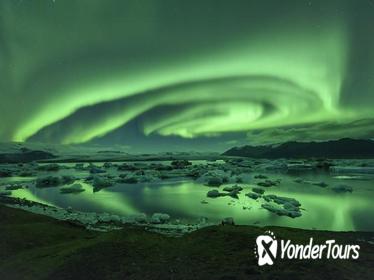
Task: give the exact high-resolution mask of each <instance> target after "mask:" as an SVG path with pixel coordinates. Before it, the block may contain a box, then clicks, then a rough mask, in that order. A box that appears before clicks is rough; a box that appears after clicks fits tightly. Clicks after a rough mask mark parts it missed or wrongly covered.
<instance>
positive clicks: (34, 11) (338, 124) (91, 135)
mask: <svg viewBox="0 0 374 280" xmlns="http://www.w3.org/2000/svg"><path fill="white" fill-rule="evenodd" d="M84 2H85V1H82V2H81V3H73V2H71V1H59V2H57V1H55V2H53V3H52V2H46V3H47V4H48V5H47V4H46V3H41V4H40V3H39V4H38V3H37V1H35V2H34V1H21V2H20V4H19V5H17V4H15V3H14V1H3V2H2V3H1V9H0V16H1V17H0V18H1V20H2V23H3V24H2V25H1V28H0V41H1V42H2V43H3V44H1V46H0V58H2V59H1V60H0V74H1V75H0V92H1V95H0V101H1V102H0V110H1V112H2V121H1V123H0V124H1V125H0V140H1V141H38V142H47V143H63V144H71V143H85V142H90V141H93V140H95V139H105V137H109V138H110V134H111V133H113V132H115V131H122V130H121V129H122V128H124V127H127V126H129V125H130V124H132V123H136V126H137V129H139V130H140V131H141V134H142V135H141V137H145V138H147V137H152V136H154V135H158V136H162V137H165V138H168V137H179V138H183V139H199V138H201V137H204V138H209V137H211V138H216V139H217V138H219V137H223V138H224V136H225V135H229V134H232V133H242V134H246V135H248V139H249V138H250V139H249V140H253V141H254V137H256V135H257V134H256V133H261V135H262V136H261V137H262V138H261V141H264V142H268V141H270V142H272V141H273V142H277V141H278V140H279V139H275V138H276V137H273V135H281V138H282V141H283V140H287V138H289V139H297V138H295V137H293V136H292V135H289V133H291V134H292V133H293V132H292V131H297V134H298V135H299V136H298V137H299V138H300V137H301V138H302V137H303V135H307V136H308V139H311V140H314V139H315V140H318V139H322V138H323V139H324V137H323V136H322V134H323V132H322V131H317V130H318V129H322V130H325V127H329V128H327V130H330V128H331V127H332V126H331V125H333V126H334V127H335V128H336V131H337V132H339V135H331V133H326V134H325V135H329V136H328V137H329V138H334V137H345V136H347V135H349V136H352V137H360V136H363V135H364V136H365V137H373V136H374V135H373V136H371V135H370V133H369V132H370V131H372V130H371V127H372V121H370V119H371V118H372V115H373V114H372V113H373V111H372V106H371V104H372V102H374V97H373V94H372V92H373V90H374V82H373V79H370V77H372V73H374V56H373V55H372V49H374V40H371V39H368V38H371V37H370V36H368V35H369V34H371V33H370V30H366V29H365V28H363V27H362V25H360V24H362V23H361V21H362V20H363V19H365V21H362V22H364V23H365V26H366V25H368V26H372V25H370V24H367V23H368V22H371V21H373V18H372V17H371V16H370V13H367V12H366V9H365V7H361V6H359V5H361V4H357V3H355V2H353V1H352V2H350V1H346V2H344V1H337V2H336V3H335V2H334V1H332V2H331V4H329V5H327V4H326V3H325V2H323V1H321V2H320V3H319V2H318V1H317V2H318V3H319V4H320V5H322V4H323V5H324V10H323V13H321V10H320V9H319V8H318V5H317V2H316V4H315V6H312V7H311V6H310V5H306V6H305V5H304V4H305V3H301V2H302V1H300V3H299V2H298V3H295V2H294V1H284V2H283V1H282V3H280V2H279V1H269V2H268V3H263V2H261V1H258V2H256V3H255V4H253V3H249V2H251V1H238V2H235V3H232V4H231V5H230V4H229V3H228V4H225V5H221V6H220V5H216V3H215V1H211V2H210V1H206V2H204V3H201V4H199V5H198V6H196V5H195V4H193V3H185V1H170V2H169V1H165V3H164V2H163V3H155V2H154V1H144V3H142V4H139V3H138V2H134V3H133V2H132V1H115V0H111V1H106V3H105V4H103V3H102V2H101V1H90V2H89V4H88V2H87V3H84ZM125 2H126V3H125ZM291 2H292V3H291ZM343 2H344V3H343ZM269 5H270V6H271V7H272V9H271V11H278V12H270V11H269ZM313 5H314V4H313ZM337 5H338V6H339V9H341V11H340V12H339V13H336V7H337ZM290 7H292V9H290ZM82 9H84V10H85V13H84V14H83V13H82V12H81V11H82ZM351 10H355V11H356V14H354V15H351V14H350V11H351ZM115 11H122V12H118V13H116V12H115ZM40 12H43V13H44V15H45V16H44V17H41V16H40ZM67 13H68V14H69V15H70V17H69V19H67V18H66V14H67ZM357 18H358V19H359V20H360V21H358V20H357ZM15 19H17V20H15ZM182 19H183V20H182ZM373 24H374V23H373ZM25 26H27V28H25ZM30 30H32V31H30ZM363 38H365V42H366V44H365V46H363V45H362V44H359V43H357V42H360V40H359V39H363ZM364 47H365V48H366V52H365V50H362V48H364ZM372 47H373V48H372ZM361 53H366V56H365V57H362V56H361V55H360V54H361ZM358 68H359V71H357V69H358ZM363 120H366V121H363ZM327 124H329V125H327ZM330 124H331V125H330ZM348 124H356V125H357V129H348V128H347V129H345V130H344V129H342V128H344V127H347V126H348ZM292 127H294V130H291V129H290V128H292ZM300 127H301V129H300ZM307 127H310V129H309V130H310V133H307V132H306V130H307ZM311 127H313V129H312V128H311ZM282 130H283V132H287V133H288V134H287V133H282ZM125 131H126V133H124V134H123V135H122V137H123V140H124V141H125V140H126V139H127V138H128V137H129V133H130V134H131V133H132V132H131V129H130V130H125ZM265 131H266V132H265ZM343 131H344V132H343ZM325 132H326V131H325ZM349 133H350V134H349ZM264 137H265V138H264ZM109 138H108V142H109V143H110V142H111V140H110V139H109ZM223 138H222V139H223Z"/></svg>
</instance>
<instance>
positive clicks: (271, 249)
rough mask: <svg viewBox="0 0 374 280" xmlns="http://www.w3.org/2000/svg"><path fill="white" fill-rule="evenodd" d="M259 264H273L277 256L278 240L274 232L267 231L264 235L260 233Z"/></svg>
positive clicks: (257, 241) (258, 238)
mask: <svg viewBox="0 0 374 280" xmlns="http://www.w3.org/2000/svg"><path fill="white" fill-rule="evenodd" d="M256 245H257V253H256V252H255V254H256V255H257V258H258V265H259V266H263V265H265V264H268V265H273V264H274V261H275V258H276V257H277V248H278V242H277V240H276V239H275V236H274V233H273V232H271V231H266V232H265V234H264V235H259V236H258V237H257V239H256Z"/></svg>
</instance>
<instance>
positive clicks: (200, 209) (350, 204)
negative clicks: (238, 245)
mask: <svg viewBox="0 0 374 280" xmlns="http://www.w3.org/2000/svg"><path fill="white" fill-rule="evenodd" d="M70 172H72V171H71V170H70ZM74 175H76V173H74ZM267 175H268V176H269V177H270V178H274V179H278V178H279V179H281V182H282V183H281V184H280V185H279V186H276V187H270V188H266V192H265V194H275V195H280V196H286V197H293V198H295V199H297V200H299V201H300V202H301V204H302V206H301V207H302V208H303V210H302V216H301V217H299V218H295V219H292V218H289V217H280V216H277V215H275V214H273V213H270V212H268V211H267V210H265V209H262V208H261V203H263V201H262V200H259V201H255V200H252V199H250V198H248V197H246V196H245V193H247V192H249V191H250V190H251V187H253V186H255V182H256V181H257V180H255V179H254V180H253V184H241V186H243V188H244V190H243V191H242V192H241V194H240V195H239V199H233V198H230V197H220V198H215V199H213V198H207V197H206V193H207V192H208V191H209V190H210V189H211V188H210V187H207V186H204V185H201V184H198V183H196V182H194V181H190V180H188V181H187V180H184V181H163V182H160V183H157V184H120V185H116V186H114V187H110V188H106V189H102V190H100V191H99V192H95V193H94V192H93V190H92V186H90V185H88V184H85V183H82V186H83V188H84V189H85V191H84V192H81V193H79V194H60V191H59V188H58V187H57V188H46V189H38V188H34V187H30V188H28V189H21V190H16V191H13V194H12V195H13V196H16V197H21V198H22V197H24V198H26V199H29V200H33V201H37V202H41V203H46V204H50V205H54V206H58V207H68V206H71V207H73V208H74V209H76V210H81V211H97V212H108V213H115V214H119V215H127V214H135V213H146V214H152V213H154V212H164V213H168V214H170V215H171V216H172V218H178V219H181V220H185V221H188V220H192V219H194V220H195V219H198V218H200V217H207V218H208V219H209V220H210V221H220V220H221V219H222V218H224V217H234V220H235V222H236V223H237V224H259V225H280V226H290V227H299V228H307V229H310V228H316V229H326V230H336V231H342V230H344V231H345V230H372V231H374V221H373V218H372V217H373V216H374V203H373V202H372V201H373V198H374V185H373V183H374V180H373V178H370V177H365V178H361V179H359V180H357V178H354V177H349V176H335V177H334V176H331V175H328V174H303V175H302V178H303V179H305V180H313V181H324V182H326V183H327V184H328V185H329V186H328V187H327V188H321V187H318V186H313V185H310V184H300V183H296V182H294V180H295V178H297V177H300V175H299V176H296V175H286V174H267ZM352 178H353V179H352ZM19 179H20V178H13V179H12V180H17V181H18V180H19ZM338 184H348V185H350V186H352V188H353V192H352V193H335V192H333V191H332V190H331V188H330V187H332V186H336V185H338ZM222 188H223V186H221V187H220V188H219V189H222ZM203 200H205V201H206V202H208V203H207V204H205V203H201V202H202V201H203Z"/></svg>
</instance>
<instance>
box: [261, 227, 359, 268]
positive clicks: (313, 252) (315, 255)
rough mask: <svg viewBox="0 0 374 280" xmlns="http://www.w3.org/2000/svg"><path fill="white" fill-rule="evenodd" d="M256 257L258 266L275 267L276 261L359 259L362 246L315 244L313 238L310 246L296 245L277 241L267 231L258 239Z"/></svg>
mask: <svg viewBox="0 0 374 280" xmlns="http://www.w3.org/2000/svg"><path fill="white" fill-rule="evenodd" d="M254 251H255V256H256V257H257V259H258V265H259V266H263V265H266V264H267V265H273V264H274V263H275V262H276V259H279V258H280V259H290V260H292V259H299V260H315V259H323V258H325V259H358V258H359V256H360V253H359V251H360V246H359V245H352V244H338V243H336V241H335V240H333V239H331V240H326V241H325V242H323V243H322V244H315V243H314V240H313V238H312V237H311V238H310V239H309V242H308V244H295V243H292V241H291V240H283V239H281V240H277V238H276V237H275V235H274V233H273V232H271V231H266V232H265V233H264V234H263V235H259V236H258V237H257V238H256V245H255V250H254Z"/></svg>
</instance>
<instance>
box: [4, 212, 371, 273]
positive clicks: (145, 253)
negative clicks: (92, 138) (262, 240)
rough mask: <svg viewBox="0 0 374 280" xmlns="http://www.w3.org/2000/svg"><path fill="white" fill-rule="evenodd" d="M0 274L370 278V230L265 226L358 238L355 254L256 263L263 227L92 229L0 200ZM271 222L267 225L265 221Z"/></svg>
mask: <svg viewBox="0 0 374 280" xmlns="http://www.w3.org/2000/svg"><path fill="white" fill-rule="evenodd" d="M0 222H1V224H0V279H373V277H374V276H373V275H374V245H372V244H369V243H367V242H360V241H357V239H360V240H362V239H365V240H374V239H371V238H372V237H373V236H374V233H334V232H323V231H306V230H299V229H290V228H281V227H271V228H270V229H271V230H272V231H273V232H274V233H275V235H276V236H277V238H284V239H291V240H292V241H293V242H294V243H296V242H306V241H308V240H309V237H314V238H315V240H316V243H317V242H318V241H321V242H322V241H324V240H327V239H336V240H337V242H339V243H342V244H359V245H360V246H361V250H360V258H359V259H358V260H339V261H336V260H335V261H334V260H325V259H324V260H319V261H308V260H304V261H294V260H293V261H289V260H288V261H285V260H277V261H276V263H275V265H273V266H265V267H258V266H257V260H256V258H255V256H254V253H253V249H254V245H255V239H256V237H257V236H258V235H259V234H262V233H263V232H264V231H265V229H264V228H258V227H252V226H214V227H209V228H205V229H203V230H199V231H197V232H194V233H192V234H189V235H185V236H183V237H179V238H175V237H166V236H163V235H159V234H156V233H151V232H147V231H145V230H143V229H141V228H136V227H128V228H126V229H124V230H120V231H113V232H109V233H98V232H90V231H87V230H85V229H83V228H81V227H78V226H76V225H72V224H69V223H67V222H59V221H56V220H53V219H50V218H48V217H44V216H39V215H35V214H31V213H27V212H24V211H22V210H16V209H11V208H7V207H4V206H1V205H0ZM268 229H269V228H268Z"/></svg>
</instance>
